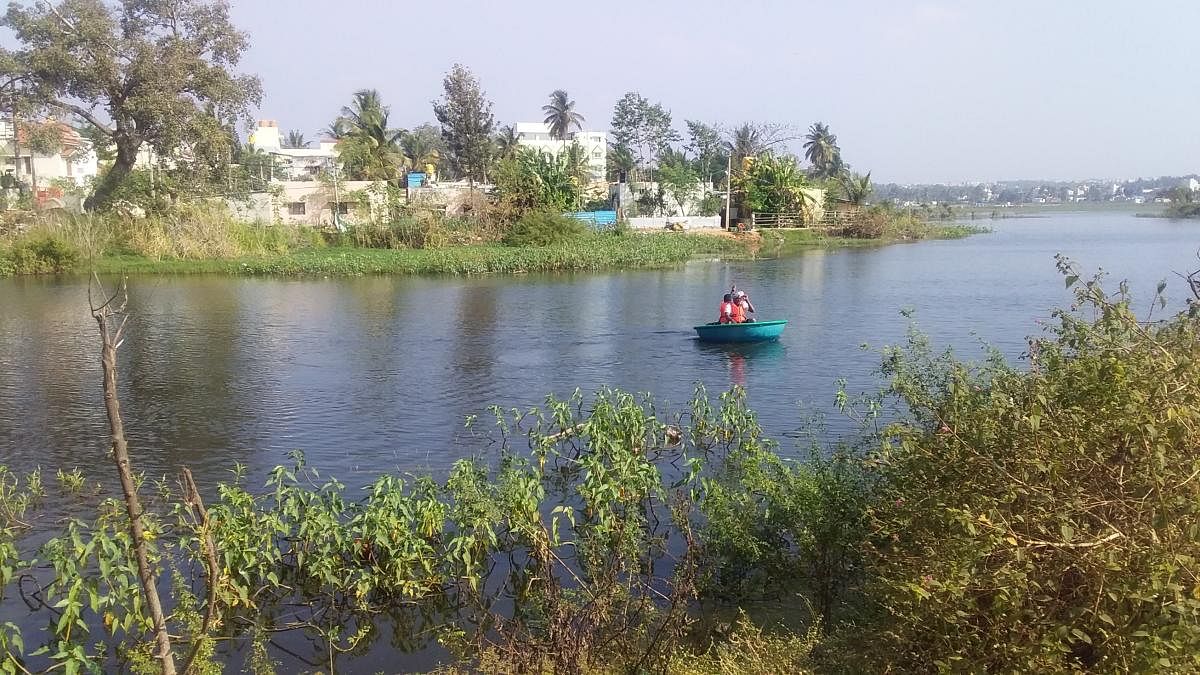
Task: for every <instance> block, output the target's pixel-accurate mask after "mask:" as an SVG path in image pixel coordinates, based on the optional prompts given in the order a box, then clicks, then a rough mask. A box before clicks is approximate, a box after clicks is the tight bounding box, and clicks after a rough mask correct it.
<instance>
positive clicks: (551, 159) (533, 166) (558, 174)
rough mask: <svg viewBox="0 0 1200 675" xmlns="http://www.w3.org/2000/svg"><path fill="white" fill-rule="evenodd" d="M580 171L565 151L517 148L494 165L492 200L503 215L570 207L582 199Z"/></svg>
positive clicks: (582, 179)
mask: <svg viewBox="0 0 1200 675" xmlns="http://www.w3.org/2000/svg"><path fill="white" fill-rule="evenodd" d="M573 147H578V146H573ZM581 173H582V171H581V169H580V167H579V164H578V162H574V161H572V156H571V154H570V153H568V152H563V153H559V154H557V155H554V154H551V153H548V152H537V151H536V150H532V149H529V148H518V149H517V150H516V151H515V152H513V153H511V154H510V155H509V156H508V157H505V158H504V159H501V160H500V161H499V162H498V163H497V164H496V167H495V171H494V172H493V175H492V181H493V182H494V183H495V186H496V189H495V192H494V195H495V200H496V203H497V205H498V207H499V209H500V210H501V211H502V212H503V213H504V214H506V215H508V216H510V217H516V218H519V217H521V216H523V215H524V214H526V213H528V212H530V211H536V210H549V211H557V212H560V213H561V212H563V211H570V210H574V209H576V208H578V207H579V204H580V202H581V201H582V198H583V185H584V176H583V175H581Z"/></svg>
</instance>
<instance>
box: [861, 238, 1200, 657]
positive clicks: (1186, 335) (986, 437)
mask: <svg viewBox="0 0 1200 675" xmlns="http://www.w3.org/2000/svg"><path fill="white" fill-rule="evenodd" d="M1059 266H1060V269H1061V271H1062V272H1063V274H1064V275H1065V277H1066V281H1067V285H1068V286H1071V287H1073V288H1074V290H1075V305H1074V307H1073V308H1072V309H1071V310H1060V311H1057V312H1055V315H1054V316H1055V323H1054V324H1053V325H1052V327H1051V328H1050V329H1049V333H1048V334H1047V335H1046V336H1043V337H1041V338H1038V339H1036V340H1033V341H1031V343H1030V364H1029V370H1028V371H1027V372H1026V371H1021V370H1016V369H1014V368H1013V367H1011V366H1009V365H1007V364H1005V363H1004V362H1003V361H1002V360H1001V359H1000V358H999V357H997V356H993V357H992V358H990V359H988V360H987V361H986V362H985V363H983V364H980V365H968V364H964V363H962V362H959V361H957V360H956V359H954V358H953V356H952V355H950V354H948V353H943V354H937V353H935V352H933V351H932V350H931V349H930V348H929V346H928V344H927V342H926V341H925V340H924V339H923V338H921V337H920V336H918V335H914V336H913V337H912V338H911V339H910V341H909V344H908V346H907V348H906V349H893V350H889V351H887V352H886V354H885V367H884V372H885V374H886V375H887V376H888V377H889V378H890V388H889V391H890V392H891V395H892V396H894V397H895V398H896V399H897V401H898V402H901V403H902V404H903V406H904V408H905V409H906V411H907V414H906V419H905V420H904V421H900V422H897V423H895V424H894V425H892V426H891V427H890V428H888V429H887V430H886V431H885V432H884V434H883V439H884V441H883V444H882V447H881V448H880V450H879V451H878V452H877V453H876V454H875V456H874V457H873V463H874V466H875V467H876V471H877V473H878V476H879V479H880V480H881V490H880V496H879V499H878V501H877V502H876V503H875V505H874V506H873V508H872V510H871V512H870V521H869V524H870V529H871V533H870V536H869V538H868V542H869V544H870V547H869V549H868V551H869V556H868V569H869V576H870V578H871V581H870V583H869V584H868V586H867V588H866V591H867V595H868V596H869V597H870V598H871V600H872V603H873V605H874V606H875V607H876V610H877V613H876V614H874V616H876V617H877V618H876V620H875V621H874V622H873V624H872V626H871V627H870V628H869V629H868V630H867V631H866V634H865V636H864V634H863V626H862V625H859V626H857V627H856V628H855V629H854V640H855V643H856V644H859V645H868V646H869V647H870V648H869V650H867V654H866V655H865V657H866V661H865V663H864V664H862V666H861V667H862V668H864V669H865V670H875V671H877V670H901V671H926V672H928V671H932V670H935V669H941V670H986V671H1001V670H1002V671H1006V672H1152V671H1153V672H1194V671H1195V670H1196V669H1197V668H1200V584H1198V583H1197V579H1198V578H1200V565H1198V563H1197V560H1200V483H1197V481H1196V480H1195V478H1196V476H1197V475H1200V458H1198V457H1197V456H1196V453H1195V448H1196V447H1197V445H1198V444H1200V434H1198V432H1197V429H1200V412H1198V411H1200V388H1198V387H1197V382H1200V361H1197V360H1196V359H1195V354H1196V353H1197V348H1198V347H1200V344H1198V340H1200V337H1198V336H1200V319H1198V318H1197V312H1196V310H1195V306H1192V307H1190V308H1189V309H1188V310H1187V311H1185V312H1183V313H1181V314H1179V315H1177V316H1174V317H1171V318H1168V319H1167V320H1165V321H1160V322H1153V323H1148V322H1145V321H1143V320H1141V318H1140V317H1138V316H1136V315H1135V314H1134V312H1133V310H1132V306H1131V301H1130V295H1129V293H1128V291H1127V289H1126V288H1125V286H1124V285H1121V287H1120V290H1119V291H1118V292H1117V293H1116V294H1115V295H1107V294H1106V293H1105V292H1104V290H1103V289H1102V286H1101V280H1100V278H1099V277H1096V278H1093V279H1091V280H1088V281H1086V282H1085V281H1081V279H1080V275H1079V273H1078V272H1077V271H1075V270H1074V268H1073V267H1072V266H1071V265H1070V264H1069V263H1068V262H1067V261H1066V260H1063V259H1060V261H1059ZM1164 287H1165V284H1163V285H1160V287H1159V292H1160V294H1161V292H1162V290H1163V288H1164ZM1162 303H1163V305H1164V306H1165V299H1163V300H1162ZM884 664H886V666H885V665H884Z"/></svg>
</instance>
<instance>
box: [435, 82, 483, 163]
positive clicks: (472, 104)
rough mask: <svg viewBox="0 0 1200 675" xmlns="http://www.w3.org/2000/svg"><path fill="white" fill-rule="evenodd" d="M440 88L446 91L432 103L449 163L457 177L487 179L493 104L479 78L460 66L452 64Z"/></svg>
mask: <svg viewBox="0 0 1200 675" xmlns="http://www.w3.org/2000/svg"><path fill="white" fill-rule="evenodd" d="M442 87H443V89H444V90H445V92H444V94H443V95H442V98H441V100H439V101H435V102H434V104H433V113H434V115H435V116H437V120H438V122H439V123H441V125H442V138H443V139H445V141H446V151H447V154H448V156H449V157H448V158H449V160H450V164H451V166H452V167H453V168H454V170H455V171H456V172H457V173H458V174H459V175H460V176H463V177H465V178H467V179H469V180H486V179H487V171H488V166H489V165H490V163H491V159H492V133H493V132H494V131H495V128H496V119H495V117H494V116H493V115H492V102H491V101H489V100H488V99H487V96H486V95H485V94H484V92H483V89H482V88H480V86H479V79H478V78H476V77H475V75H474V74H472V73H471V71H470V70H468V69H467V68H466V67H465V66H463V65H461V64H457V63H456V64H454V67H453V68H452V69H451V70H450V72H449V73H447V74H446V77H445V79H444V80H443V81H442Z"/></svg>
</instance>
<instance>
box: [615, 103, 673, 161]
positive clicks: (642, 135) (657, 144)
mask: <svg viewBox="0 0 1200 675" xmlns="http://www.w3.org/2000/svg"><path fill="white" fill-rule="evenodd" d="M612 132H613V140H614V141H616V145H617V147H619V148H625V149H626V150H628V151H629V153H630V154H631V155H633V157H634V159H635V160H637V163H638V165H639V166H643V167H648V166H653V165H655V164H656V163H657V161H658V156H659V155H660V154H661V153H662V152H663V151H664V150H666V149H667V148H669V147H670V146H671V143H672V142H674V141H678V140H679V134H678V133H676V131H675V130H674V129H672V128H671V112H670V111H669V110H667V109H665V108H663V107H662V104H659V103H650V101H647V100H646V99H645V98H643V97H642V95H641V94H639V93H637V92H629V93H628V94H625V96H623V97H622V98H621V100H620V101H617V105H616V107H615V108H613V119H612Z"/></svg>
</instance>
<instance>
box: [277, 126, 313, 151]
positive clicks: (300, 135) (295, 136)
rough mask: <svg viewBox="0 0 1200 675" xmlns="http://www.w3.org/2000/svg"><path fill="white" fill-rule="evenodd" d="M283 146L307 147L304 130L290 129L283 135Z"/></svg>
mask: <svg viewBox="0 0 1200 675" xmlns="http://www.w3.org/2000/svg"><path fill="white" fill-rule="evenodd" d="M283 147H285V148H307V147H308V141H307V140H306V139H305V138H304V132H303V131H300V130H299V129H292V130H291V131H289V132H287V135H285V136H284V137H283Z"/></svg>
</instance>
